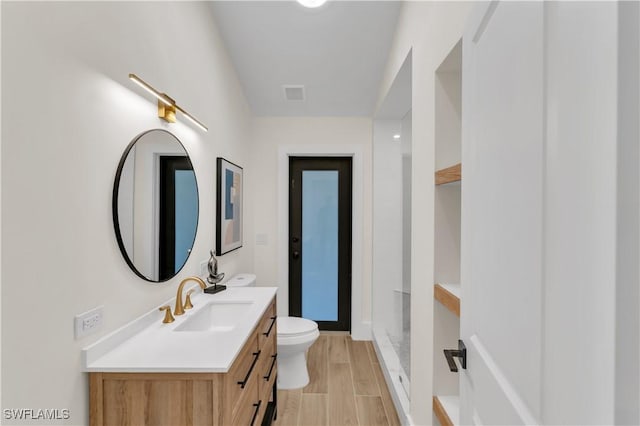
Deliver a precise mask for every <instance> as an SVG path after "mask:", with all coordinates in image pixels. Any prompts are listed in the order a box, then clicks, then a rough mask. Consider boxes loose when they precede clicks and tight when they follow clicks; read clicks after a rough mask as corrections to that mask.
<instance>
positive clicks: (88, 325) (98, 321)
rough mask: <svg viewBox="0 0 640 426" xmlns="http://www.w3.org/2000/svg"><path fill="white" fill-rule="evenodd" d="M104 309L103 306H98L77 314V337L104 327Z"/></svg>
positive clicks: (75, 323)
mask: <svg viewBox="0 0 640 426" xmlns="http://www.w3.org/2000/svg"><path fill="white" fill-rule="evenodd" d="M102 309H103V306H98V307H97V308H94V309H92V310H90V311H87V312H85V313H83V314H79V315H76V317H75V322H74V325H75V336H76V339H79V338H81V337H84V336H86V335H88V334H91V333H95V332H96V331H98V330H99V329H100V327H102V322H103V321H102V320H103V313H102Z"/></svg>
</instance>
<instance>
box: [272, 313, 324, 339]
mask: <svg viewBox="0 0 640 426" xmlns="http://www.w3.org/2000/svg"><path fill="white" fill-rule="evenodd" d="M317 329H318V324H317V323H316V322H314V321H311V320H308V319H306V318H299V317H278V335H286V336H295V335H299V334H306V333H309V332H312V331H314V330H317Z"/></svg>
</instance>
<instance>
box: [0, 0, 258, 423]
mask: <svg viewBox="0 0 640 426" xmlns="http://www.w3.org/2000/svg"><path fill="white" fill-rule="evenodd" d="M1 7H2V64H3V68H2V87H3V89H4V90H3V93H2V96H3V97H2V106H3V109H2V123H3V127H2V206H3V211H2V246H3V247H4V250H3V253H2V254H3V256H2V283H3V284H4V285H3V288H2V292H3V297H2V302H3V306H2V314H3V318H2V343H3V345H2V397H3V399H2V408H60V409H62V408H68V409H70V410H71V418H70V419H69V420H67V421H66V422H60V423H66V424H86V423H87V422H88V386H87V376H86V374H83V373H81V364H80V360H81V358H80V350H81V348H83V347H84V346H87V345H88V344H90V343H92V342H94V341H95V340H97V339H98V338H99V337H100V336H102V335H104V334H106V333H108V332H110V331H113V330H114V329H116V328H117V327H119V326H121V325H123V324H125V323H127V322H128V321H130V320H132V319H133V318H135V317H137V316H139V315H140V314H142V313H144V312H147V311H148V310H150V309H153V308H154V307H156V306H158V305H159V304H160V303H162V302H164V301H166V300H167V299H170V298H171V297H173V295H174V294H175V293H174V292H175V290H176V287H177V284H178V282H179V280H180V279H181V278H184V277H185V276H188V275H191V274H194V273H196V272H198V270H199V267H198V264H199V262H200V261H203V260H206V259H207V258H208V251H209V249H211V248H213V246H214V232H215V227H214V223H215V221H214V216H215V215H214V205H215V186H214V182H215V167H216V166H215V159H216V157H217V156H224V157H225V158H227V159H229V160H230V161H233V162H234V163H237V164H240V165H243V166H245V167H246V166H247V165H248V164H249V151H248V143H247V140H248V137H249V135H248V131H249V130H250V118H251V116H250V113H249V110H248V106H247V104H246V101H245V99H244V97H243V93H242V89H241V87H240V85H239V83H238V81H237V79H236V76H235V73H234V71H233V67H232V66H231V63H230V62H229V59H228V57H227V53H226V51H225V50H224V47H223V45H222V42H221V40H220V37H219V36H218V34H217V32H216V31H215V23H214V21H213V19H212V18H211V16H210V14H209V10H208V8H207V5H206V4H205V3H199V2H185V3H182V2H174V3H169V2H160V3H148V2H140V3H134V2H131V3H124V2H116V3H109V2H100V3H97V2H90V3H80V2H70V3H47V2H41V3H25V2H20V3H18V2H16V3H7V2H2V5H1ZM212 29H213V30H212ZM130 72H134V73H136V74H138V75H139V76H141V77H142V78H143V79H146V80H147V81H149V82H150V83H151V84H153V85H155V86H156V87H157V88H158V89H161V90H162V91H165V92H167V93H168V94H170V95H171V96H172V97H174V98H175V99H177V100H178V102H179V104H180V105H182V106H184V107H185V108H186V109H187V110H188V111H190V112H191V113H192V114H193V115H195V116H196V117H198V118H199V119H200V120H201V121H203V122H204V123H205V124H207V125H208V126H209V129H210V130H209V132H208V133H203V132H202V131H200V130H199V129H197V128H195V127H192V126H191V125H190V124H188V123H185V120H184V119H181V118H180V115H179V114H178V120H179V121H180V122H179V123H177V124H172V125H168V124H165V123H163V122H161V121H160V120H159V119H158V118H157V115H156V104H155V102H154V101H153V99H151V98H150V97H149V95H147V94H146V93H144V92H143V91H142V90H140V89H139V88H137V86H135V85H133V84H132V83H131V82H130V81H129V80H128V78H127V76H128V73H130ZM9 100H10V102H9ZM150 128H165V129H167V130H169V131H171V132H172V133H174V134H175V135H176V136H177V137H178V138H179V139H180V140H181V141H182V142H183V144H184V145H185V147H186V149H187V151H188V152H189V154H190V155H191V159H192V162H193V165H194V169H195V172H196V176H197V179H198V187H199V191H200V220H199V224H198V234H197V237H196V241H195V246H194V250H193V254H192V256H191V258H190V259H189V261H188V263H187V265H186V266H185V268H184V269H183V271H182V272H181V274H180V276H179V277H177V278H175V279H173V280H170V281H169V282H167V283H163V284H150V283H147V282H145V281H143V280H141V279H139V278H138V277H136V275H135V274H134V273H133V272H132V271H131V270H129V268H128V266H127V265H126V263H125V261H124V260H123V258H122V256H121V254H120V251H119V249H118V245H117V242H116V238H115V234H114V231H113V224H112V218H111V195H112V186H113V181H114V177H115V172H116V168H117V165H118V161H119V160H120V156H121V154H122V152H123V150H124V149H125V147H126V146H127V144H128V143H129V142H130V141H131V139H132V138H133V137H135V136H136V135H138V134H139V133H141V132H142V131H144V130H147V129H150ZM253 176H256V175H253ZM257 176H259V175H257ZM245 178H246V179H247V185H246V186H245V190H247V189H250V188H251V186H252V185H251V183H250V182H249V179H250V178H249V176H246V177H245ZM252 206H253V203H252V195H251V193H247V192H245V215H246V217H247V218H252V217H253V211H252V208H253V207H252ZM245 232H246V235H247V236H251V235H253V230H252V220H246V221H245ZM252 245H253V244H252V241H245V246H244V247H243V248H242V249H241V250H237V251H235V252H233V253H231V254H228V255H225V256H223V257H221V258H220V265H221V269H222V271H224V272H226V273H227V274H229V275H232V274H234V273H236V272H240V271H246V270H250V269H251V268H252V267H253V265H252V260H253V248H252ZM99 305H103V306H104V320H105V324H104V327H103V328H102V330H101V331H100V332H98V333H97V334H95V335H91V336H88V337H86V338H84V339H81V340H77V341H76V340H74V335H73V316H74V315H75V314H77V313H80V312H84V311H86V310H88V309H91V308H93V307H96V306H99ZM40 423H41V422H40Z"/></svg>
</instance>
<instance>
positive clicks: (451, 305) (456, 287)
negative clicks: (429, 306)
mask: <svg viewBox="0 0 640 426" xmlns="http://www.w3.org/2000/svg"><path fill="white" fill-rule="evenodd" d="M433 296H434V297H435V298H436V300H437V301H438V302H440V303H442V304H443V305H444V306H445V307H446V308H447V309H449V310H450V311H451V312H453V313H454V314H455V315H456V316H458V317H459V316H460V284H435V286H434V288H433Z"/></svg>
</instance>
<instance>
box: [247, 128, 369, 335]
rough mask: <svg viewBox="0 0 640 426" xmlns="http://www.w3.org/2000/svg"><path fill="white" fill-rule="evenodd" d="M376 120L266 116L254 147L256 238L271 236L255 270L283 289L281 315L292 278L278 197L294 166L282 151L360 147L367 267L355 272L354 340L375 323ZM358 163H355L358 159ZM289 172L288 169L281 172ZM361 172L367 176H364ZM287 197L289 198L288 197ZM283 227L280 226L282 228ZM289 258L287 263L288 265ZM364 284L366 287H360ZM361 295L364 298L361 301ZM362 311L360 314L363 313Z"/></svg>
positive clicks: (262, 281)
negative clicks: (373, 217)
mask: <svg viewBox="0 0 640 426" xmlns="http://www.w3.org/2000/svg"><path fill="white" fill-rule="evenodd" d="M371 141H372V121H371V119H370V118H364V117H346V118H338V117H335V118H334V117H322V118H315V117H314V118H306V117H305V118H303V117H301V118H291V117H265V118H256V119H254V125H253V138H252V146H251V161H250V164H251V166H250V167H249V170H250V173H251V175H252V176H253V177H254V183H255V185H254V187H253V194H254V203H255V206H256V209H255V215H254V229H255V232H256V234H262V236H263V237H266V244H261V245H255V263H254V268H253V271H254V272H255V274H256V276H257V281H258V285H274V284H276V283H277V284H278V285H279V287H280V289H279V290H278V313H279V315H284V314H286V313H287V312H288V303H289V302H288V283H287V282H286V277H287V274H288V272H287V271H286V267H285V266H284V265H286V259H287V252H286V249H281V247H283V244H284V247H286V240H287V239H288V236H287V230H286V229H285V225H286V224H283V223H282V222H283V220H282V218H283V217H287V216H286V215H287V212H286V211H284V212H283V211H282V210H283V209H282V208H281V207H279V202H278V197H279V196H281V195H283V194H281V193H282V192H283V191H282V188H280V184H279V180H280V175H281V173H282V172H286V173H287V174H288V162H285V163H286V164H284V165H283V164H282V161H281V158H280V155H281V153H282V150H283V149H284V150H289V149H291V150H292V151H296V152H299V153H304V152H312V151H316V152H317V154H320V155H321V154H322V152H337V153H340V152H345V149H347V150H349V149H350V148H349V147H356V148H357V149H359V150H360V152H361V157H362V158H361V167H362V169H361V171H360V172H358V171H357V165H356V164H355V163H354V170H353V179H354V206H353V212H354V215H356V214H357V210H358V209H361V211H362V222H359V223H354V226H357V227H358V229H357V230H356V229H354V235H355V232H358V231H360V232H361V234H362V239H361V241H358V240H354V241H353V244H354V260H355V259H356V252H355V247H356V245H360V246H361V258H362V261H361V264H362V266H361V268H360V270H353V271H352V272H353V282H354V292H353V294H352V297H353V301H352V313H353V315H355V316H356V317H355V318H354V316H352V332H353V334H354V338H369V336H370V332H369V331H368V329H369V328H370V321H371V143H372V142H371ZM354 161H355V159H354ZM282 168H285V170H284V171H283V170H280V169H282ZM359 173H361V175H360V176H359ZM358 185H360V186H361V188H362V204H361V205H360V206H358V205H357V203H356V201H355V197H356V192H357V186H358ZM284 196H285V197H286V195H284ZM285 222H286V221H285ZM277 224H278V225H277ZM245 241H247V242H251V243H252V244H253V243H254V241H255V236H254V235H253V234H252V233H247V234H246V235H245ZM283 259H284V263H283ZM358 281H360V283H361V288H360V289H358V288H356V283H357V282H358ZM358 295H359V296H358ZM358 311H359V312H358Z"/></svg>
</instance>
